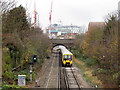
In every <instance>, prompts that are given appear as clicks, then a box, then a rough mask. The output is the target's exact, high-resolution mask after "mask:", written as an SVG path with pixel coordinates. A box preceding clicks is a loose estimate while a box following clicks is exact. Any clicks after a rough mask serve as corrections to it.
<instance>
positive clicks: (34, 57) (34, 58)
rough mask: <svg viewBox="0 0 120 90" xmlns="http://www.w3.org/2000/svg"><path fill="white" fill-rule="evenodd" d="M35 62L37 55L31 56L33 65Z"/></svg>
mask: <svg viewBox="0 0 120 90" xmlns="http://www.w3.org/2000/svg"><path fill="white" fill-rule="evenodd" d="M36 62H37V55H33V63H36Z"/></svg>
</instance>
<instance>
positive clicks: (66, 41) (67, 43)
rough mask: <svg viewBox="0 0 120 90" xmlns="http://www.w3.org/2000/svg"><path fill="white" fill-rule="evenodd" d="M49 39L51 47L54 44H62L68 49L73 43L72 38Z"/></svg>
mask: <svg viewBox="0 0 120 90" xmlns="http://www.w3.org/2000/svg"><path fill="white" fill-rule="evenodd" d="M50 41H51V43H52V49H53V48H54V47H55V46H58V45H63V46H65V47H66V48H68V49H69V50H70V49H71V47H73V45H74V39H50Z"/></svg>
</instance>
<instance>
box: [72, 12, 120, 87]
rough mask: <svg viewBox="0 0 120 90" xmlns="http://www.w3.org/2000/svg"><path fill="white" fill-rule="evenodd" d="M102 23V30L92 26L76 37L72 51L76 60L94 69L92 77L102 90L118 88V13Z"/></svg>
mask: <svg viewBox="0 0 120 90" xmlns="http://www.w3.org/2000/svg"><path fill="white" fill-rule="evenodd" d="M104 23H105V25H104V27H103V28H101V27H100V26H94V27H92V28H91V29H88V31H87V32H86V33H85V34H82V35H78V36H77V37H76V40H75V47H74V48H73V50H74V54H75V56H76V57H77V58H81V57H82V59H83V61H84V62H85V63H86V65H88V66H89V67H92V68H93V69H94V72H93V75H96V76H97V77H98V78H99V79H100V80H101V81H102V83H103V87H104V88H105V87H106V88H118V86H119V83H120V82H119V79H118V78H119V74H120V72H119V68H120V67H119V63H118V62H119V59H118V56H119V54H118V44H119V43H118V41H119V40H118V26H119V25H120V24H119V23H118V13H117V12H114V13H111V14H109V15H108V16H107V17H106V19H105V22H104ZM87 58H91V59H87ZM84 59H85V60H84Z"/></svg>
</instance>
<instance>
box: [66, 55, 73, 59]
mask: <svg viewBox="0 0 120 90" xmlns="http://www.w3.org/2000/svg"><path fill="white" fill-rule="evenodd" d="M64 60H72V55H64Z"/></svg>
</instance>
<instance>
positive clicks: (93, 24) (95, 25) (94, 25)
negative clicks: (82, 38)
mask: <svg viewBox="0 0 120 90" xmlns="http://www.w3.org/2000/svg"><path fill="white" fill-rule="evenodd" d="M104 26H105V23H104V22H90V23H89V25H88V30H92V29H94V28H100V29H104Z"/></svg>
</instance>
